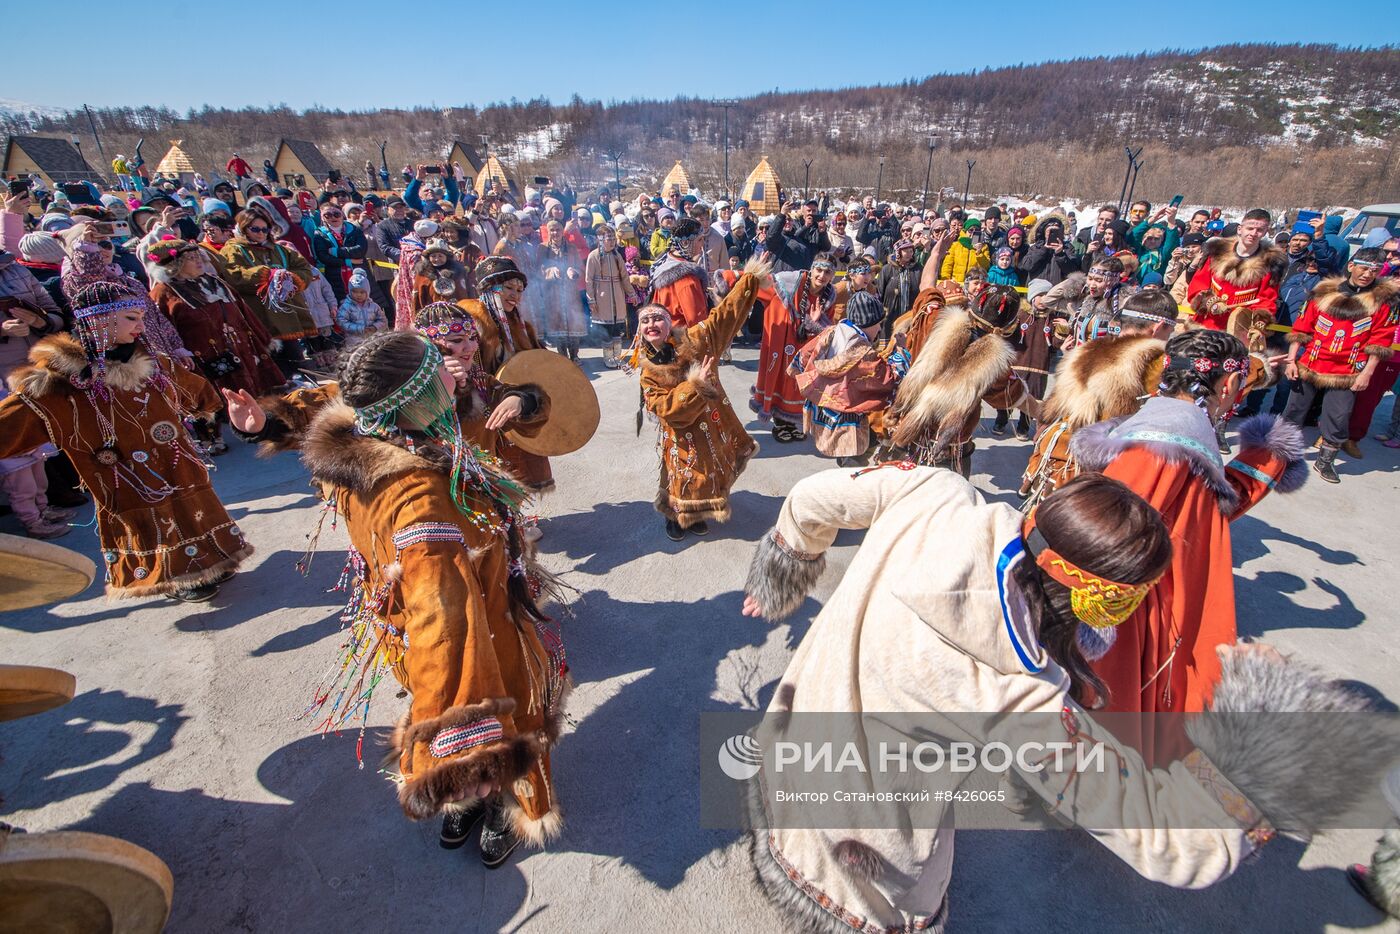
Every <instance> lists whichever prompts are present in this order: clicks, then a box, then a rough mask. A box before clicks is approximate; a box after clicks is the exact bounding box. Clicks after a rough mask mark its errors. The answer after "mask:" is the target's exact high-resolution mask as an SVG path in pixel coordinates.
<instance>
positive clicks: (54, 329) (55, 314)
mask: <svg viewBox="0 0 1400 934" xmlns="http://www.w3.org/2000/svg"><path fill="white" fill-rule="evenodd" d="M0 298H14V299H18V300H19V301H20V302H23V303H24V305H25V306H26V307H28V308H29V309H30V310H31V311H35V312H38V313H40V314H42V315H43V316H44V317H45V318H46V319H47V324H45V326H44V327H42V328H34V327H32V326H31V327H30V329H29V333H28V334H26V335H23V336H21V335H17V334H16V335H7V334H0V380H3V379H5V378H7V377H8V376H9V375H10V371H11V370H13V369H14V368H15V367H17V366H19V365H20V364H22V363H25V362H27V361H28V360H29V348H31V347H33V346H34V345H35V344H37V343H39V340H40V339H41V338H42V337H44V335H46V334H56V333H58V332H59V331H61V330H63V312H62V311H61V310H60V309H59V307H58V304H57V303H56V302H54V300H53V296H52V295H50V294H49V293H48V290H46V289H45V288H44V287H43V285H41V284H40V283H39V280H38V279H36V278H34V275H33V274H32V273H31V272H30V271H29V270H28V269H25V268H24V267H23V266H22V265H20V263H19V262H18V261H17V260H16V259H15V257H14V255H13V254H10V253H5V252H0ZM15 317H17V316H16V315H14V314H12V313H10V312H9V311H8V310H6V311H5V312H3V314H2V316H0V320H8V319H10V318H15Z"/></svg>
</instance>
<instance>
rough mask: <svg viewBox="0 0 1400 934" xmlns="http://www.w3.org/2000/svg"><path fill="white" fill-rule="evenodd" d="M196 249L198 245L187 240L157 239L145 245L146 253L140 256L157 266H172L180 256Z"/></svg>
mask: <svg viewBox="0 0 1400 934" xmlns="http://www.w3.org/2000/svg"><path fill="white" fill-rule="evenodd" d="M197 249H199V247H198V246H196V245H195V244H193V243H190V242H189V241H188V240H157V241H156V242H155V243H152V244H151V245H150V246H148V247H146V251H145V252H146V255H145V256H144V257H142V258H143V259H145V260H146V261H147V262H151V263H155V264H156V265H157V266H165V267H167V268H172V267H174V265H175V264H176V263H178V262H179V261H180V257H181V256H184V255H185V254H186V253H189V252H191V251H193V250H197Z"/></svg>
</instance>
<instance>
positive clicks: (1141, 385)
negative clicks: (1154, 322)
mask: <svg viewBox="0 0 1400 934" xmlns="http://www.w3.org/2000/svg"><path fill="white" fill-rule="evenodd" d="M1166 346H1167V345H1166V344H1165V343H1164V342H1163V341H1159V340H1157V339H1156V338H1152V337H1146V336H1130V337H1116V338H1115V337H1103V338H1099V339H1098V340H1093V341H1089V342H1088V343H1086V344H1080V345H1079V346H1078V347H1076V348H1074V349H1073V350H1072V351H1070V352H1069V353H1068V354H1066V355H1065V359H1064V361H1063V362H1062V363H1061V364H1060V368H1059V369H1058V370H1056V371H1055V386H1054V388H1053V389H1052V390H1051V391H1050V397H1049V398H1048V399H1047V400H1046V402H1045V411H1044V412H1043V413H1042V416H1041V420H1042V421H1043V422H1045V423H1049V422H1053V421H1059V420H1061V419H1063V420H1064V421H1065V422H1067V423H1068V427H1069V428H1070V430H1071V431H1077V430H1078V429H1080V428H1083V427H1085V426H1087V425H1092V424H1093V423H1094V422H1101V421H1103V420H1104V419H1106V418H1120V417H1122V416H1124V415H1130V414H1132V413H1133V412H1135V411H1137V408H1138V399H1139V397H1141V396H1144V395H1148V394H1150V393H1151V391H1152V388H1155V387H1153V386H1150V385H1149V384H1155V383H1156V377H1157V376H1159V375H1160V374H1161V365H1162V355H1163V353H1164V352H1165V351H1166Z"/></svg>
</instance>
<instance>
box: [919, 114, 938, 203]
mask: <svg viewBox="0 0 1400 934" xmlns="http://www.w3.org/2000/svg"><path fill="white" fill-rule="evenodd" d="M937 148H938V134H937V133H933V132H930V133H929V134H928V168H926V169H924V197H923V200H922V201H920V203H919V213H920V214H922V213H924V212H925V211H927V210H928V183H929V179H930V178H932V177H933V151H934V150H935V149H937Z"/></svg>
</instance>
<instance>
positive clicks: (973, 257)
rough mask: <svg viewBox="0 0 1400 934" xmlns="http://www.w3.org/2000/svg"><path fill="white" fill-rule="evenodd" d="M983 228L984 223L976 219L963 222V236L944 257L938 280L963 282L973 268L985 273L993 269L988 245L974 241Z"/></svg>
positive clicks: (971, 218)
mask: <svg viewBox="0 0 1400 934" xmlns="http://www.w3.org/2000/svg"><path fill="white" fill-rule="evenodd" d="M981 227H982V222H981V221H979V220H978V219H977V218H975V217H969V218H968V219H967V220H966V221H964V222H963V233H962V236H961V237H959V238H958V241H957V242H956V243H954V244H953V245H952V246H951V247H950V248H949V249H948V255H947V256H945V257H943V268H942V270H940V273H939V276H938V278H940V279H952V280H953V281H954V282H962V281H963V280H964V279H966V278H967V272H968V270H969V269H971V268H972V267H974V266H980V267H981V268H982V271H983V272H986V271H987V269H988V268H990V267H991V265H992V257H991V253H990V252H988V250H987V245H986V244H985V243H975V242H974V241H973V239H972V238H973V237H974V236H976V233H977V232H978V231H980V230H981Z"/></svg>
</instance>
